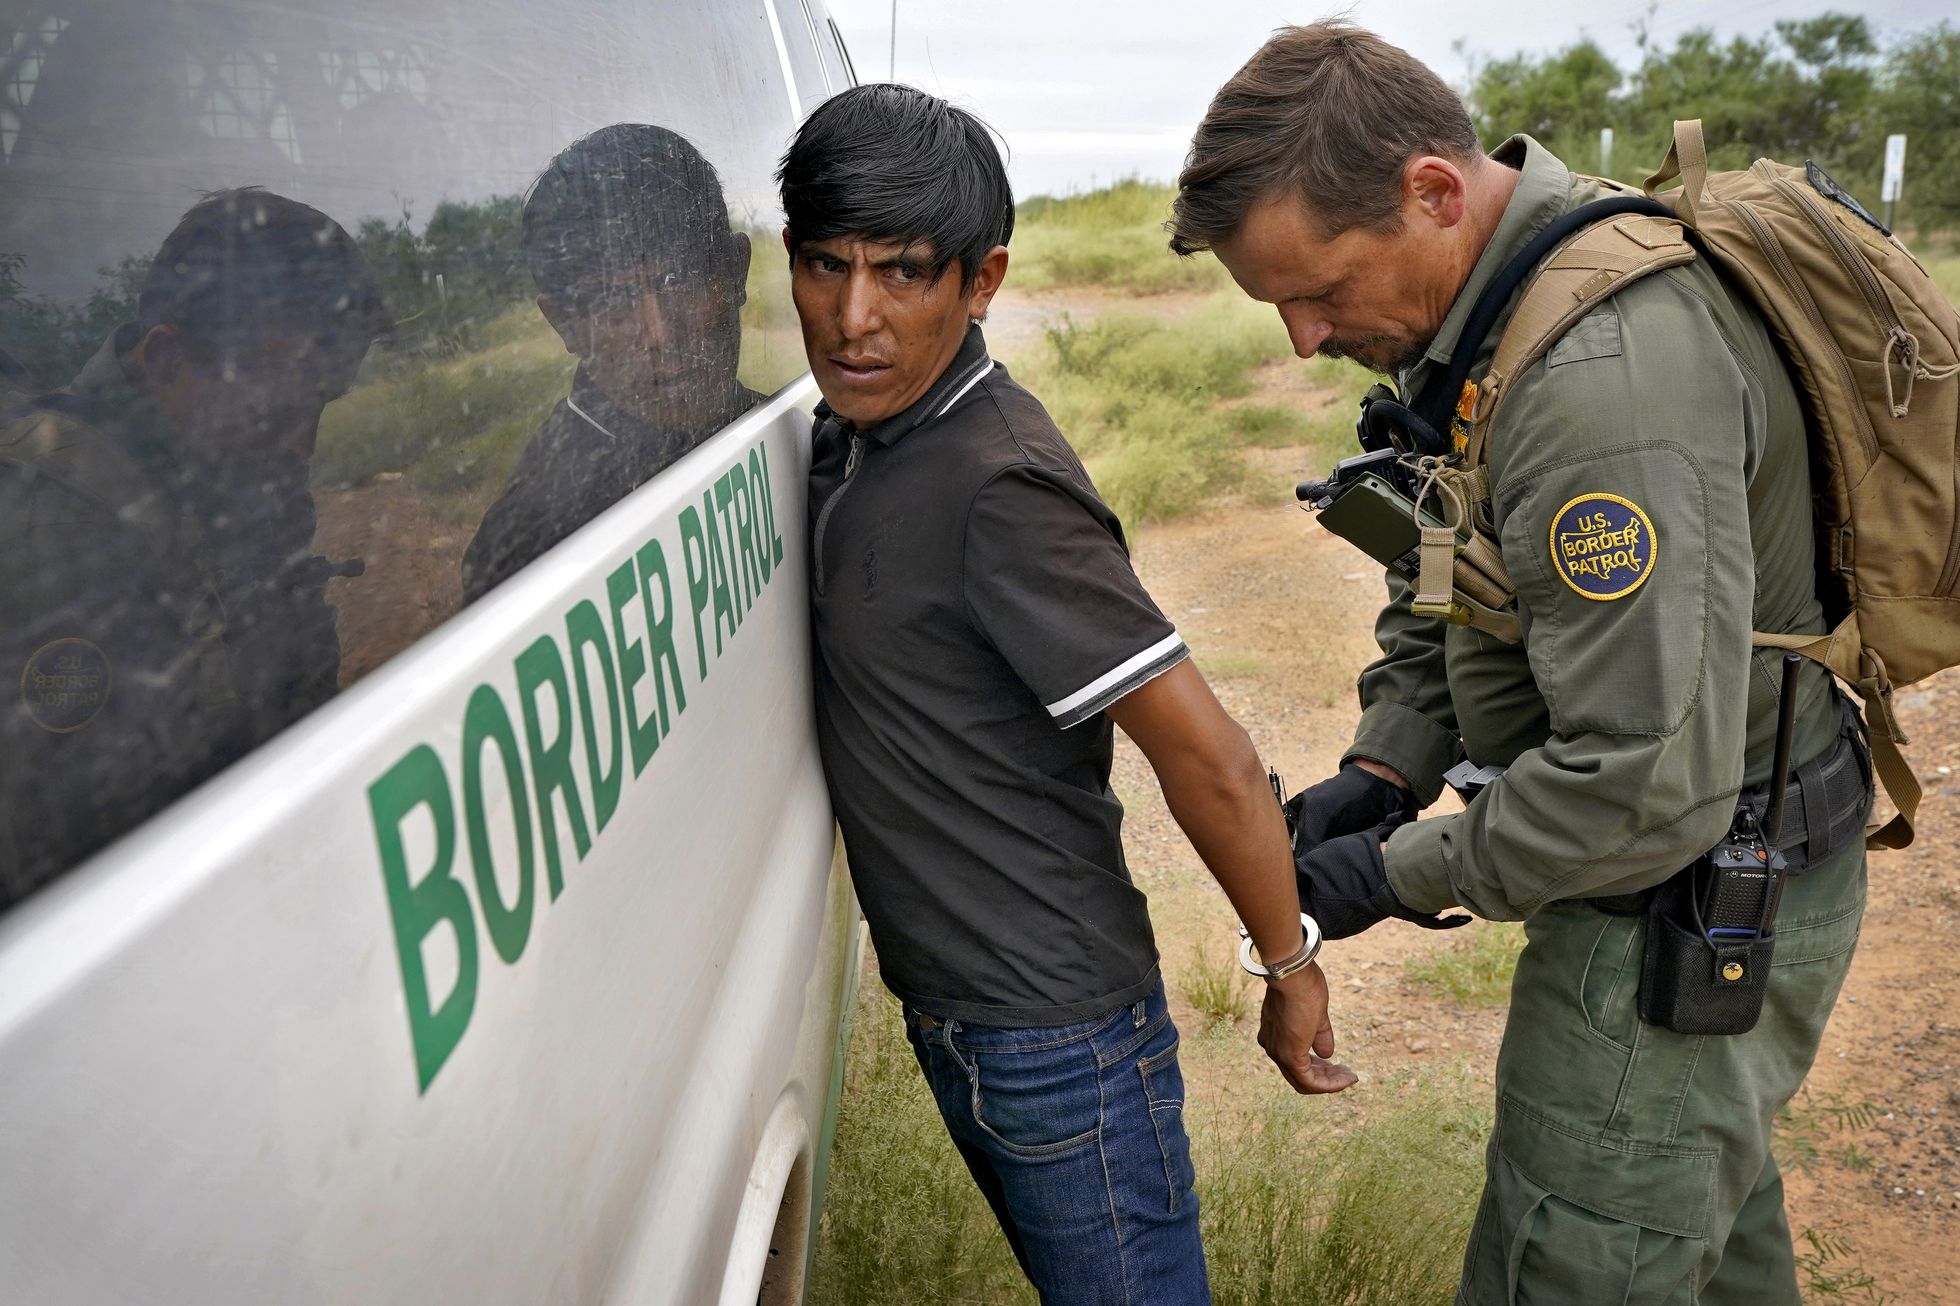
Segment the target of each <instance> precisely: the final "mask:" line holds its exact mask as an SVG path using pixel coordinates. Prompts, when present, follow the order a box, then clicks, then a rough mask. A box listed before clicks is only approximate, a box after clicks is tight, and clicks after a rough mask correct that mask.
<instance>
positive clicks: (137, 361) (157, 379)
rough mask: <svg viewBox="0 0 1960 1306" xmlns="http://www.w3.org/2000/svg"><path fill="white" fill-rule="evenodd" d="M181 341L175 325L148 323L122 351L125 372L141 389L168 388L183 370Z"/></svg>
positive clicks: (182, 344)
mask: <svg viewBox="0 0 1960 1306" xmlns="http://www.w3.org/2000/svg"><path fill="white" fill-rule="evenodd" d="M187 363H188V360H187V359H186V358H185V357H184V341H183V338H182V335H181V333H180V332H179V331H178V329H177V328H176V327H174V326H170V325H169V324H167V323H166V324H162V325H158V326H153V327H151V328H150V329H149V330H148V331H145V332H144V333H143V334H142V335H141V336H140V337H139V338H138V339H137V341H136V343H135V345H133V346H132V347H131V348H130V351H129V352H128V353H126V354H124V355H123V357H122V364H123V370H124V372H125V373H126V374H127V375H128V376H129V378H130V380H131V381H132V382H134V383H135V385H136V387H137V388H138V389H140V390H146V391H149V392H151V393H155V392H156V391H159V390H163V389H166V388H168V387H169V386H170V385H172V384H174V383H175V382H176V381H177V380H178V379H179V378H180V377H181V376H182V375H183V373H184V368H185V366H186V364H187Z"/></svg>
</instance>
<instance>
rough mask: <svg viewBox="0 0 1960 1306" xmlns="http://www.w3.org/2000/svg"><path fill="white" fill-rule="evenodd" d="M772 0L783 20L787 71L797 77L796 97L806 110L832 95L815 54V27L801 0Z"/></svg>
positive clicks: (821, 65) (820, 63)
mask: <svg viewBox="0 0 1960 1306" xmlns="http://www.w3.org/2000/svg"><path fill="white" fill-rule="evenodd" d="M771 3H773V4H774V5H775V6H776V14H777V17H778V18H780V19H781V21H782V24H783V46H784V49H785V50H787V51H788V53H789V68H790V73H791V75H792V76H794V77H795V78H796V97H797V99H798V101H799V102H801V104H802V106H803V109H804V111H805V112H808V111H809V110H811V109H814V108H816V107H817V106H818V105H820V104H822V103H823V102H824V101H825V100H827V99H829V98H830V95H831V87H830V84H829V79H828V75H827V74H826V73H825V71H824V67H823V63H822V61H821V60H820V59H819V57H818V54H817V32H816V28H815V27H814V26H813V25H812V24H811V22H810V15H809V14H808V12H807V11H805V9H804V8H803V4H802V0H771ZM836 89H837V90H840V91H841V90H842V89H844V88H843V87H841V86H839V87H837V88H836Z"/></svg>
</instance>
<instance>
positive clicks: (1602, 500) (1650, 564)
mask: <svg viewBox="0 0 1960 1306" xmlns="http://www.w3.org/2000/svg"><path fill="white" fill-rule="evenodd" d="M1659 556H1660V540H1659V538H1658V537H1656V536H1655V534H1654V523H1653V522H1652V521H1650V520H1648V517H1647V514H1646V513H1644V512H1642V511H1641V510H1640V507H1639V505H1637V504H1635V503H1634V502H1633V501H1632V500H1631V499H1622V498H1621V497H1620V496H1619V495H1617V494H1582V495H1580V496H1579V497H1578V498H1576V499H1574V500H1572V502H1570V503H1568V504H1566V505H1565V506H1564V507H1563V508H1561V509H1559V511H1558V516H1557V517H1555V518H1553V519H1552V565H1553V566H1554V567H1556V568H1558V575H1559V579H1560V580H1562V581H1564V582H1565V583H1566V584H1567V585H1569V586H1571V587H1572V588H1573V590H1574V591H1576V592H1577V593H1580V594H1583V595H1585V596H1586V597H1587V598H1589V599H1598V600H1600V601H1602V602H1604V601H1606V600H1609V599H1623V598H1625V597H1626V596H1627V595H1629V594H1631V593H1633V592H1634V591H1635V590H1637V589H1639V588H1640V587H1641V586H1642V585H1644V584H1646V583H1647V577H1649V576H1651V575H1653V573H1654V563H1655V561H1656V560H1657V559H1658V558H1659Z"/></svg>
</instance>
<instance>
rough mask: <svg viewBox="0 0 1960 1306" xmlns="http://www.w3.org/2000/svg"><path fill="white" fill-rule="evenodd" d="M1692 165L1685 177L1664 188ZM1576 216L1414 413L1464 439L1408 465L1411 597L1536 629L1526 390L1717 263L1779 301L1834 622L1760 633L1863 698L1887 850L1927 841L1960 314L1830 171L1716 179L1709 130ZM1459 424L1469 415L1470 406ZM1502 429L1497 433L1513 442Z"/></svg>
mask: <svg viewBox="0 0 1960 1306" xmlns="http://www.w3.org/2000/svg"><path fill="white" fill-rule="evenodd" d="M1676 177H1679V178H1680V179H1681V181H1682V185H1681V186H1680V187H1679V188H1678V189H1674V190H1670V191H1668V192H1666V193H1664V194H1661V193H1657V192H1658V190H1659V187H1660V186H1661V185H1662V184H1663V183H1665V182H1667V181H1670V180H1672V179H1674V178H1676ZM1600 184H1602V185H1604V186H1607V187H1608V188H1610V189H1614V190H1618V191H1620V192H1622V195H1621V196H1620V197H1616V198H1612V199H1605V200H1600V201H1598V202H1596V203H1594V204H1589V205H1585V206H1583V207H1581V208H1580V209H1577V210H1575V211H1574V212H1572V213H1569V214H1567V215H1565V216H1564V217H1563V218H1561V219H1559V220H1558V221H1557V222H1555V223H1553V224H1552V226H1551V227H1549V228H1547V230H1546V231H1545V232H1543V233H1541V234H1540V236H1539V237H1538V238H1536V239H1534V240H1533V241H1532V242H1531V244H1530V245H1528V246H1527V247H1526V248H1525V250H1524V251H1523V252H1522V253H1520V254H1519V256H1518V257H1517V258H1516V259H1515V260H1514V261H1513V262H1512V264H1511V265H1510V266H1509V267H1508V268H1507V269H1506V270H1505V271H1504V273H1503V274H1501V275H1500V276H1499V277H1498V278H1497V280H1496V281H1495V282H1493V284H1492V287H1491V289H1490V290H1488V291H1486V292H1485V294H1484V296H1483V298H1482V299H1480V300H1479V302H1478V304H1477V306H1476V310H1475V311H1474V312H1473V313H1472V314H1471V317H1470V320H1469V322H1468V323H1467V324H1466V327H1465V330H1464V333H1463V336H1462V339H1461V340H1460V342H1459V344H1458V347H1457V351H1456V355H1455V356H1454V357H1453V358H1452V360H1451V365H1450V367H1449V369H1448V370H1446V371H1443V372H1441V373H1439V375H1438V378H1437V380H1436V381H1435V382H1434V383H1433V384H1432V385H1431V386H1430V387H1428V388H1427V389H1426V390H1425V392H1424V395H1423V397H1422V398H1421V399H1420V400H1419V401H1418V403H1417V405H1416V406H1415V416H1416V417H1418V418H1419V419H1420V423H1419V425H1423V426H1426V427H1427V430H1428V432H1429V433H1430V436H1431V439H1432V441H1434V439H1435V434H1434V433H1436V432H1446V431H1449V430H1451V429H1452V427H1453V426H1454V427H1458V428H1460V429H1461V431H1462V435H1461V437H1460V447H1457V448H1454V449H1450V448H1443V449H1440V450H1439V449H1436V448H1435V447H1434V445H1433V443H1432V447H1431V450H1430V451H1429V452H1422V453H1414V454H1411V455H1410V456H1409V458H1407V459H1405V462H1409V463H1410V464H1411V467H1412V470H1413V471H1414V473H1415V475H1416V478H1417V485H1418V502H1417V512H1418V518H1419V520H1420V518H1421V516H1422V515H1423V510H1424V509H1426V508H1431V505H1433V516H1434V517H1435V518H1437V519H1438V520H1437V521H1436V522H1434V523H1433V524H1427V525H1422V526H1421V536H1422V544H1421V554H1420V566H1419V575H1418V577H1417V580H1416V585H1415V593H1414V602H1413V609H1414V611H1415V612H1417V613H1420V614H1425V615H1433V616H1439V617H1442V618H1444V619H1446V620H1449V621H1452V622H1456V623H1459V624H1464V625H1469V626H1474V627H1476V628H1477V629H1480V630H1483V631H1485V632H1487V633H1489V634H1491V635H1493V636H1495V637H1496V638H1498V639H1501V640H1505V641H1507V642H1513V643H1515V642H1516V641H1517V640H1518V639H1519V628H1518V618H1517V591H1516V587H1515V586H1514V585H1512V583H1511V581H1510V578H1509V575H1508V574H1507V573H1506V571H1505V570H1504V566H1503V557H1502V552H1501V550H1500V549H1499V547H1498V541H1497V532H1496V528H1495V524H1494V523H1493V521H1492V519H1491V512H1490V481H1489V469H1488V464H1487V463H1486V461H1485V450H1486V445H1487V443H1488V441H1489V440H1490V439H1491V438H1492V433H1493V432H1494V431H1500V430H1501V428H1500V427H1499V423H1498V419H1499V414H1500V413H1501V412H1502V410H1503V404H1504V400H1505V397H1506V395H1507V394H1508V393H1509V390H1510V387H1511V385H1512V383H1513V382H1514V381H1516V380H1517V378H1518V377H1520V376H1522V375H1524V373H1525V372H1526V371H1527V370H1529V369H1530V368H1531V367H1532V366H1533V365H1535V364H1536V363H1538V362H1539V361H1540V360H1541V359H1543V358H1544V356H1545V355H1546V353H1547V352H1548V351H1549V350H1550V349H1551V348H1552V346H1553V345H1554V344H1556V343H1557V342H1558V340H1559V338H1560V337H1561V336H1563V335H1564V334H1565V332H1566V331H1567V330H1569V329H1570V328H1571V327H1572V326H1573V325H1575V324H1576V323H1577V322H1578V321H1579V320H1580V319H1582V318H1584V317H1585V316H1587V315H1588V314H1589V313H1591V312H1593V311H1594V310H1595V309H1596V308H1598V307H1599V306H1600V305H1601V304H1603V303H1604V302H1605V301H1606V300H1608V299H1610V298H1611V297H1612V296H1613V295H1615V294H1617V293H1618V292H1619V291H1621V290H1622V289H1624V288H1625V287H1626V286H1628V285H1630V284H1631V283H1633V282H1634V281H1637V280H1639V279H1640V278H1641V277H1644V276H1648V275H1650V274H1652V273H1655V272H1659V271H1661V270H1663V269H1666V268H1670V267H1675V266H1678V265H1680V264H1683V263H1687V262H1689V261H1691V260H1692V259H1694V258H1696V257H1697V256H1699V255H1702V254H1705V255H1706V256H1708V257H1711V258H1713V259H1714V260H1715V261H1716V263H1717V264H1718V265H1719V266H1720V267H1721V268H1722V270H1723V271H1724V272H1725V273H1727V274H1728V277H1729V280H1730V282H1731V283H1732V284H1734V285H1735V286H1737V287H1738V288H1740V289H1741V290H1742V291H1743V292H1744V293H1745V294H1747V296H1748V297H1749V300H1750V301H1751V302H1752V303H1753V304H1754V305H1755V307H1756V308H1757V310H1758V311H1759V312H1761V313H1762V315H1763V317H1764V319H1765V320H1766V321H1767V322H1768V324H1769V326H1770V328H1771V330H1772V331H1773V333H1774V334H1775V336H1776V339H1777V342H1778V344H1779V345H1780V347H1781V349H1782V352H1783V355H1784V357H1785V359H1786V360H1787V361H1788V362H1789V364H1790V367H1791V372H1792V375H1793V377H1794V378H1795V379H1796V381H1797V384H1798V389H1799V393H1800V397H1801V399H1802V401H1803V404H1804V408H1805V413H1806V416H1807V418H1808V421H1807V423H1806V425H1807V428H1808V430H1809V433H1810V443H1811V461H1812V475H1813V483H1814V495H1815V501H1816V503H1817V505H1818V516H1817V521H1816V527H1817V539H1818V557H1819V568H1820V576H1819V598H1820V600H1821V601H1822V603H1823V606H1824V612H1825V616H1826V618H1827V619H1828V620H1829V621H1830V622H1831V627H1832V628H1831V630H1830V631H1829V633H1827V634H1824V635H1821V636H1814V635H1788V634H1778V633H1773V632H1764V631H1755V632H1752V639H1753V642H1754V644H1755V645H1756V646H1757V647H1769V648H1783V649H1789V650H1793V651H1795V652H1797V653H1800V654H1802V655H1803V656H1805V657H1807V658H1810V659H1811V660H1813V661H1816V662H1818V663H1820V664H1822V665H1823V666H1825V667H1827V668H1829V669H1830V670H1831V671H1832V672H1833V673H1835V674H1836V675H1837V676H1839V677H1840V678H1841V679H1843V680H1844V681H1846V682H1847V683H1848V684H1850V685H1851V686H1853V687H1854V688H1856V689H1857V690H1858V692H1859V694H1860V695H1861V697H1862V698H1863V699H1864V702H1865V708H1866V719H1867V723H1868V725H1869V726H1870V727H1871V743H1872V754H1873V762H1874V764H1875V765H1876V767H1877V770H1878V774H1879V778H1880V779H1881V780H1882V781H1883V782H1884V785H1885V789H1886V792H1887V793H1888V794H1889V795H1890V797H1891V799H1892V802H1893V805H1894V806H1895V807H1896V808H1897V809H1898V812H1897V815H1896V816H1894V817H1893V818H1892V819H1891V820H1890V821H1887V822H1885V823H1884V824H1882V825H1878V826H1875V827H1874V828H1873V829H1872V830H1871V831H1869V832H1868V834H1869V842H1870V843H1871V844H1872V846H1874V847H1885V848H1903V847H1905V846H1906V844H1908V843H1910V842H1911V840H1912V820H1913V817H1914V815H1915V814H1916V812H1917V810H1918V807H1919V799H1920V793H1921V791H1920V785H1919V781H1918V780H1917V779H1916V778H1915V777H1914V775H1913V773H1912V770H1911V768H1910V767H1909V766H1908V765H1907V764H1906V762H1905V759H1904V756H1903V755H1902V754H1901V753H1900V751H1899V748H1900V746H1901V745H1903V744H1904V743H1905V742H1906V737H1905V733H1904V731H1903V730H1901V729H1900V727H1899V721H1898V717H1897V715H1896V714H1895V712H1894V710H1893V695H1894V692H1895V691H1896V690H1897V689H1899V688H1900V687H1902V686H1905V685H1910V684H1912V683H1914V682H1915V681H1918V680H1922V679H1924V678H1925V677H1927V676H1930V675H1932V674H1933V673H1934V672H1936V671H1940V670H1942V669H1944V668H1946V667H1950V666H1955V665H1960V314H1956V312H1955V309H1954V306H1953V305H1952V304H1951V303H1950V302H1948V300H1947V299H1946V297H1945V296H1944V295H1942V294H1941V293H1940V291H1939V289H1938V288H1937V287H1936V286H1935V285H1934V284H1933V282H1932V280H1931V278H1930V277H1928V276H1927V274H1926V271H1925V269H1924V268H1923V267H1921V266H1920V264H1919V262H1918V260H1917V259H1915V258H1914V257H1913V255H1912V253H1911V251H1910V250H1908V249H1907V248H1906V247H1905V245H1904V243H1903V242H1901V241H1900V240H1899V239H1898V237H1896V236H1895V235H1893V234H1892V232H1891V231H1889V230H1887V229H1886V228H1885V227H1884V226H1882V225H1881V224H1880V223H1879V222H1878V221H1877V220H1876V219H1875V218H1873V217H1872V216H1871V215H1870V214H1869V213H1867V212H1866V211H1865V210H1864V209H1863V208H1862V207H1860V206H1859V205H1858V203H1857V202H1856V201H1855V200H1853V199H1852V198H1851V197H1850V196H1849V195H1847V194H1846V193H1845V192H1844V191H1843V190H1842V189H1841V188H1839V187H1838V186H1837V185H1836V183H1835V182H1833V181H1832V180H1831V179H1830V178H1829V177H1828V176H1827V175H1825V174H1824V173H1823V172H1822V170H1820V169H1819V168H1818V167H1817V166H1816V165H1815V164H1814V163H1812V164H1806V165H1805V166H1804V167H1802V168H1796V167H1790V166H1788V165H1785V164H1780V163H1777V162H1775V161H1773V160H1770V159H1759V160H1757V161H1756V162H1755V163H1754V164H1752V165H1751V166H1750V167H1749V168H1748V169H1746V170H1744V171H1739V172H1722V173H1715V174H1710V173H1709V171H1708V157H1707V151H1706V149H1705V148H1704V145H1703V142H1702V134H1701V124H1700V122H1699V121H1688V122H1677V123H1676V124H1675V127H1674V143H1673V145H1672V146H1671V147H1670V149H1669V150H1668V154H1667V158H1666V160H1665V161H1664V162H1663V163H1662V165H1661V167H1660V169H1659V170H1657V171H1656V172H1655V173H1654V175H1653V176H1651V177H1649V178H1648V179H1647V182H1646V185H1645V187H1644V189H1643V190H1642V191H1634V190H1633V189H1632V188H1631V187H1624V186H1620V185H1619V184H1617V183H1614V182H1610V181H1603V182H1601V183H1600ZM1521 283H1522V285H1523V296H1522V298H1521V299H1520V301H1519V303H1518V306H1517V308H1516V310H1515V311H1514V312H1513V313H1512V316H1511V319H1510V322H1509V323H1508V324H1507V326H1506V327H1505V330H1504V333H1503V335H1502V336H1500V337H1499V339H1498V343H1497V348H1496V352H1495V354H1494V355H1493V357H1492V359H1491V363H1490V367H1489V369H1488V370H1487V371H1486V372H1485V374H1484V376H1483V377H1482V379H1481V380H1480V381H1478V382H1477V383H1476V384H1475V385H1474V386H1469V385H1467V384H1466V383H1467V379H1468V375H1469V371H1470V369H1471V365H1472V361H1473V360H1474V358H1475V356H1476V353H1477V351H1478V349H1479V347H1480V345H1481V343H1482V341H1483V339H1484V338H1485V336H1487V335H1488V334H1489V331H1490V328H1491V325H1492V324H1493V322H1494V321H1495V318H1496V316H1497V314H1498V313H1499V312H1501V311H1502V308H1503V305H1504V304H1505V303H1507V302H1508V301H1509V299H1510V296H1511V294H1512V292H1513V291H1514V290H1516V289H1517V287H1518V286H1519V285H1520V284H1521ZM1453 418H1454V419H1457V420H1456V421H1454V422H1453V421H1452V419H1453ZM1498 438H1501V435H1500V436H1499V437H1498Z"/></svg>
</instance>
